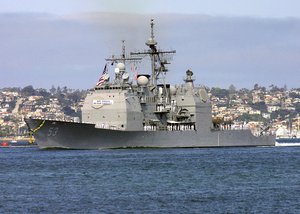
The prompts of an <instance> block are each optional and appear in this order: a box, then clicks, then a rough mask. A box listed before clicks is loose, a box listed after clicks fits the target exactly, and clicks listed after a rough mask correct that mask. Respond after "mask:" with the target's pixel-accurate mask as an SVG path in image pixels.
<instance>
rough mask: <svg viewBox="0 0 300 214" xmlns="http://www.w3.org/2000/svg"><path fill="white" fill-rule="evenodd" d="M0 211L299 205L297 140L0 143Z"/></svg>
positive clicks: (230, 209)
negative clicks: (100, 145) (272, 143)
mask: <svg viewBox="0 0 300 214" xmlns="http://www.w3.org/2000/svg"><path fill="white" fill-rule="evenodd" d="M0 188H1V189H0V213H300V147H293V148H291V147H290V148H288V147H286V148H278V147H277V148H276V147H268V148H227V149H225V148H218V149H130V150H125V149H124V150H122V149H121V150H99V151H78V150H56V151H55V150H39V149H38V148H1V149H0Z"/></svg>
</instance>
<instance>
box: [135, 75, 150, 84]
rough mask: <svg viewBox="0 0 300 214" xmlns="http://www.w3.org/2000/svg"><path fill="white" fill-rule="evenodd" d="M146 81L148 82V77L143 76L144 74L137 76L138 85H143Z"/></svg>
mask: <svg viewBox="0 0 300 214" xmlns="http://www.w3.org/2000/svg"><path fill="white" fill-rule="evenodd" d="M148 82H149V80H148V78H147V77H145V76H139V77H138V78H137V83H138V84H139V85H142V86H144V85H147V84H148Z"/></svg>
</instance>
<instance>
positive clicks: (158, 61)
mask: <svg viewBox="0 0 300 214" xmlns="http://www.w3.org/2000/svg"><path fill="white" fill-rule="evenodd" d="M150 27H151V32H150V38H149V39H148V40H147V41H146V45H147V46H149V48H150V50H145V51H142V52H131V53H130V55H143V56H146V55H149V56H150V59H151V70H152V75H151V83H150V84H151V85H154V86H156V85H157V81H158V80H159V79H162V80H163V82H164V76H165V74H166V72H167V71H168V69H167V68H166V66H165V65H166V64H170V63H169V62H168V60H167V57H166V56H168V55H170V54H174V53H176V51H175V50H171V51H163V50H159V49H157V47H156V46H157V42H156V40H155V37H154V19H151V22H150ZM169 58H170V57H169Z"/></svg>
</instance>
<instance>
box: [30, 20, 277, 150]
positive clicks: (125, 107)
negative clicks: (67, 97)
mask: <svg viewBox="0 0 300 214" xmlns="http://www.w3.org/2000/svg"><path fill="white" fill-rule="evenodd" d="M150 27H151V28H150V29H151V30H150V38H149V39H148V40H147V41H146V45H147V47H148V49H147V50H145V51H141V52H131V53H130V54H129V55H126V53H125V45H124V43H123V48H122V54H121V56H120V57H114V56H113V57H111V58H108V59H106V61H107V63H106V65H105V69H104V71H103V73H102V75H101V77H100V79H99V81H98V83H97V84H96V86H95V87H94V88H93V89H91V90H90V91H89V93H88V94H87V96H86V98H85V101H84V105H83V107H82V109H81V110H82V117H81V120H80V121H78V122H67V121H58V120H49V119H44V118H25V122H26V124H27V126H28V128H29V131H30V133H31V134H32V135H33V136H34V137H35V139H36V142H37V144H38V146H39V147H40V148H42V149H45V148H60V149H106V148H143V147H145V148H168V147H169V148H172V147H173V148H177V147H179V148H189V147H230V146H231V147H235V146H274V144H275V137H274V136H271V135H269V136H267V135H261V136H254V135H253V134H252V133H251V131H250V130H221V129H220V128H218V127H215V126H214V125H213V122H212V107H211V103H210V101H209V97H208V94H207V91H206V89H205V88H204V87H202V88H201V87H194V80H195V79H194V77H193V72H192V71H191V70H187V71H186V76H185V78H184V84H182V85H181V86H173V85H171V84H169V83H166V78H165V77H166V74H167V73H168V68H167V66H166V65H167V64H169V63H170V62H169V61H170V59H171V57H170V56H172V54H174V53H175V52H176V51H174V50H167V51H165V50H161V49H159V48H158V45H157V41H156V40H155V36H154V22H153V20H151V22H150ZM145 57H150V62H151V72H150V74H138V75H136V77H135V78H134V79H135V80H130V78H129V77H130V75H129V73H128V72H127V70H126V65H127V64H128V62H133V61H140V60H142V59H143V58H145ZM109 65H116V67H115V70H114V79H113V80H111V78H110V76H109V74H108V72H107V66H109Z"/></svg>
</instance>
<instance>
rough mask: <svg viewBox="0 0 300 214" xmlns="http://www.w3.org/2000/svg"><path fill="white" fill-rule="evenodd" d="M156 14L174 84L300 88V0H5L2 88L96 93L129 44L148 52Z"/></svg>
mask: <svg viewBox="0 0 300 214" xmlns="http://www.w3.org/2000/svg"><path fill="white" fill-rule="evenodd" d="M150 18H154V19H155V23H156V25H155V33H156V38H157V41H158V42H159V46H160V47H161V48H166V49H176V50H177V53H176V54H175V56H174V61H173V63H172V64H171V65H170V66H169V68H170V73H171V75H170V78H169V80H170V81H172V82H175V83H177V84H178V83H181V81H182V77H183V76H184V72H185V70H186V69H189V68H190V69H192V70H193V71H194V73H195V75H196V83H197V85H198V84H203V85H208V86H210V87H211V86H219V87H225V88H228V86H229V85H230V84H233V85H235V86H237V87H238V88H241V87H248V88H250V87H253V85H254V84H255V83H258V84H260V85H263V86H266V87H267V86H269V85H271V84H276V85H279V86H283V85H284V84H287V86H288V87H289V88H291V87H300V85H299V79H300V78H299V73H300V1H298V0H243V1H241V0H226V1H225V0H206V1H205V0H194V1H192V0H185V1H182V0H151V1H148V0H143V1H142V0H126V1H124V0H60V1H50V0H1V1H0V75H1V81H0V88H2V87H6V86H17V87H24V86H26V85H33V86H34V87H35V88H36V87H44V88H50V87H51V86H52V85H55V86H58V85H59V86H68V87H71V88H83V89H86V88H90V87H93V85H94V84H95V83H96V82H97V79H98V78H99V75H100V73H101V72H102V67H103V65H104V63H105V61H104V58H106V57H108V56H110V55H111V54H119V52H120V51H121V42H120V41H121V40H123V39H125V40H126V44H127V47H126V48H127V50H128V52H129V51H132V50H139V49H144V48H146V46H145V45H144V44H145V41H146V40H147V38H148V37H149V20H150ZM146 62H149V60H146ZM111 70H112V71H113V68H112V69H111ZM139 71H140V72H143V73H145V71H144V68H143V67H142V66H139Z"/></svg>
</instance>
